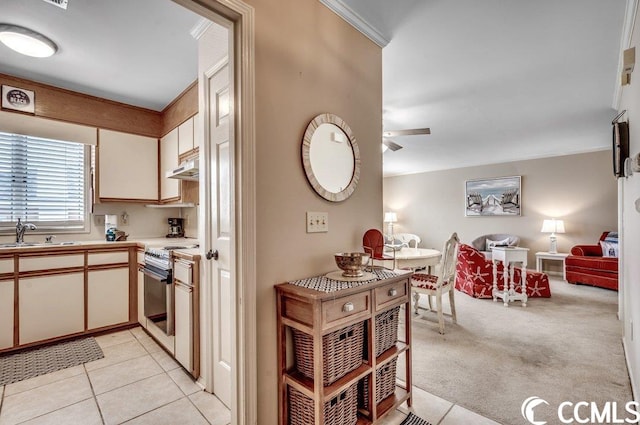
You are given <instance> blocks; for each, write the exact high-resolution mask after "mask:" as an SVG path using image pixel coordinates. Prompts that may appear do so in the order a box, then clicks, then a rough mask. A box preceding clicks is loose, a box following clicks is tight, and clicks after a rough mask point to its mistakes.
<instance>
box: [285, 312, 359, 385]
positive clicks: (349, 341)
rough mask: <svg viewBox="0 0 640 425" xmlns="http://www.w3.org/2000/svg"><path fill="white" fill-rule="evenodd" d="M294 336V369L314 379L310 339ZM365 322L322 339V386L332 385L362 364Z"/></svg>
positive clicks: (297, 333)
mask: <svg viewBox="0 0 640 425" xmlns="http://www.w3.org/2000/svg"><path fill="white" fill-rule="evenodd" d="M291 331H292V333H293V346H294V355H295V364H296V369H297V370H298V371H299V372H300V373H302V374H303V375H304V376H306V377H308V378H311V379H313V337H312V336H311V335H308V334H306V333H304V332H301V331H299V330H297V329H291ZM363 353H364V322H359V323H355V324H353V325H351V326H347V327H345V328H342V329H338V330H337V331H335V332H331V333H330V334H327V335H324V336H323V337H322V359H323V362H324V364H323V368H324V374H323V377H322V384H323V385H324V386H327V385H331V384H333V383H334V382H335V381H337V380H338V379H340V378H342V377H343V376H344V375H346V374H347V373H349V372H351V371H352V370H354V369H357V368H358V367H359V366H360V365H361V364H362V360H363Z"/></svg>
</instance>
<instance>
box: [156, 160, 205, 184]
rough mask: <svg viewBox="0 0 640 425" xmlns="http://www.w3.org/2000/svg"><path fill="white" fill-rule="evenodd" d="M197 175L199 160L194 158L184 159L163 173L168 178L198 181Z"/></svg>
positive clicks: (198, 174)
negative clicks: (175, 166)
mask: <svg viewBox="0 0 640 425" xmlns="http://www.w3.org/2000/svg"><path fill="white" fill-rule="evenodd" d="M199 176H200V169H199V162H198V160H197V159H196V158H194V159H190V160H187V161H184V162H183V163H182V164H180V165H179V166H178V167H177V168H174V169H173V170H169V171H167V172H166V173H165V177H166V178H168V179H181V180H191V181H198V178H199Z"/></svg>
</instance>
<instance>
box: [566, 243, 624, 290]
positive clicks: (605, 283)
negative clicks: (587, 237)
mask: <svg viewBox="0 0 640 425" xmlns="http://www.w3.org/2000/svg"><path fill="white" fill-rule="evenodd" d="M609 233H610V232H604V233H602V236H600V240H599V241H598V242H600V241H604V240H605V238H606V237H607V236H608V235H609ZM565 267H566V272H567V282H569V283H584V284H586V285H593V286H599V287H601V288H607V289H613V290H616V291H617V290H618V258H617V257H603V256H602V247H601V246H600V243H598V244H597V245H576V246H574V247H573V248H571V255H569V256H568V257H567V259H566V260H565Z"/></svg>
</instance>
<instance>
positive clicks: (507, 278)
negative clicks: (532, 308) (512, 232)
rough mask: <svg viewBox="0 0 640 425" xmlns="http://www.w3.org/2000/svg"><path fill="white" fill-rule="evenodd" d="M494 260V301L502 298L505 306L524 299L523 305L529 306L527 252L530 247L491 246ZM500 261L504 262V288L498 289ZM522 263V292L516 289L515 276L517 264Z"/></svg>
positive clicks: (492, 293)
mask: <svg viewBox="0 0 640 425" xmlns="http://www.w3.org/2000/svg"><path fill="white" fill-rule="evenodd" d="M491 253H492V259H491V260H492V262H493V291H492V292H491V295H492V296H493V301H498V298H502V301H503V302H504V305H505V307H508V306H509V303H510V302H511V301H522V307H526V306H527V288H526V284H527V254H528V253H529V248H519V247H518V248H516V247H494V248H491ZM498 261H502V263H503V264H504V272H503V273H502V275H503V277H504V288H503V290H502V291H498ZM516 264H520V267H522V271H521V273H520V285H521V292H520V293H518V292H516V290H515V282H514V281H513V277H514V274H515V265H516Z"/></svg>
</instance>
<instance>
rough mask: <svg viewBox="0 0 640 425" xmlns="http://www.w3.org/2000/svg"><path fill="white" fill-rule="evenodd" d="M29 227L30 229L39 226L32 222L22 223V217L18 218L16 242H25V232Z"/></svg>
mask: <svg viewBox="0 0 640 425" xmlns="http://www.w3.org/2000/svg"><path fill="white" fill-rule="evenodd" d="M27 229H29V230H36V229H37V227H36V225H35V224H31V223H24V224H23V223H22V222H21V221H20V219H18V223H17V224H16V243H23V242H24V232H26V231H27Z"/></svg>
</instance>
